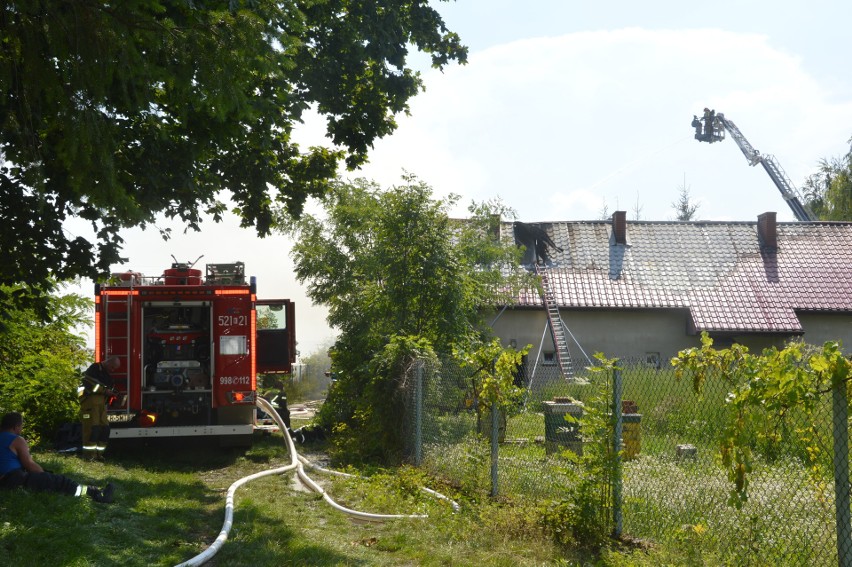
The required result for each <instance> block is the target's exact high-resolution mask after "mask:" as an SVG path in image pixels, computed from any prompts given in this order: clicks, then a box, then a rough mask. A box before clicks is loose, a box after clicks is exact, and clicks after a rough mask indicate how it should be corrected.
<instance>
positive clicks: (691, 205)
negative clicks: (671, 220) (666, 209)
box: [672, 180, 700, 221]
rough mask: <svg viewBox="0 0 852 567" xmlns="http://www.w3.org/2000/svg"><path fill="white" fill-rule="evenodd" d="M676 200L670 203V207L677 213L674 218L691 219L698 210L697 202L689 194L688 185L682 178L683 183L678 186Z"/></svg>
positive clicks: (680, 219)
mask: <svg viewBox="0 0 852 567" xmlns="http://www.w3.org/2000/svg"><path fill="white" fill-rule="evenodd" d="M678 189H679V191H680V193H679V194H678V198H677V201H674V202H673V203H672V208H673V209H674V210H675V213H677V216H676V219H677V220H679V221H691V220H694V219H695V213H697V212H698V207H699V206H700V205H699V204H698V203H695V202H694V201H693V200H692V199H691V197H690V195H689V186H688V185H687V184H686V181H685V180H684V182H683V185H681V186H680V187H679V188H678Z"/></svg>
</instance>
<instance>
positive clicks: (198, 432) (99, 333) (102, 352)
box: [95, 258, 296, 444]
mask: <svg viewBox="0 0 852 567" xmlns="http://www.w3.org/2000/svg"><path fill="white" fill-rule="evenodd" d="M199 259H200V258H199ZM196 262H197V260H196ZM206 268H207V270H206V274H205V275H204V276H202V273H201V270H200V269H195V268H194V263H193V264H189V263H181V262H177V261H175V263H174V264H172V266H171V268H169V269H167V270H165V271H164V273H163V274H162V275H160V276H157V277H146V276H143V275H142V274H140V273H137V272H124V273H121V274H114V275H113V277H112V278H111V280H110V282H109V283H107V284H98V285H96V286H95V360H96V361H100V360H103V359H104V358H106V357H108V356H117V357H118V358H119V360H120V361H121V365H120V367H119V368H118V370H117V371H115V372H113V373H112V377H113V378H114V380H115V390H116V392H115V395H114V396H113V397H112V399H111V401H110V404H109V406H108V409H107V413H108V417H109V421H110V426H111V429H112V432H111V438H113V439H121V438H139V437H198V436H217V437H219V439H220V440H222V442H223V443H227V444H248V443H250V442H251V436H252V433H253V430H254V423H255V400H256V397H257V375H258V374H259V373H289V372H290V370H291V367H292V364H293V363H294V362H295V354H296V339H295V322H296V318H295V308H294V304H293V303H292V302H291V301H290V300H288V299H275V300H259V299H257V297H256V282H255V278H254V277H253V276H252V277H251V278H250V279H249V281H248V282H247V281H246V277H245V266H244V264H243V263H242V262H235V263H231V264H207V266H206Z"/></svg>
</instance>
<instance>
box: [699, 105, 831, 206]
mask: <svg viewBox="0 0 852 567" xmlns="http://www.w3.org/2000/svg"><path fill="white" fill-rule="evenodd" d="M702 123H703V124H702ZM692 127H693V128H695V139H696V140H698V141H699V142H708V143H710V144H712V143H713V142H721V141H722V140H724V139H725V131H727V132H729V133H730V134H731V138H733V139H734V142H736V143H737V146H738V147H739V148H740V151H742V153H743V155H744V156H745V157H746V160H748V164H749V165H751V166H755V165H757V164H760V165H761V166H762V167H763V169H764V170H765V171H766V173H767V174H768V175H769V178H770V179H771V180H772V182H773V183H775V186H776V187H777V188H778V190H779V191H780V192H781V196H782V197H784V200H785V201H787V205H788V206H789V207H790V209H791V210H792V211H793V214H794V215H795V216H796V220H799V221H816V220H819V219H818V218H817V217H816V215H814V214H813V213H812V212H811V210H810V209H809V208H808V206H807V205H805V202H804V200H803V199H802V198H801V197H800V196H799V192H798V191H797V190H796V186H795V185H793V183H792V182H791V181H790V179H789V178H788V177H787V174H786V173H784V170H783V169H782V168H781V165H780V164H779V163H778V161H777V160H776V159H775V158H774V157H773V156H771V155H762V154H761V153H760V152H759V151H757V150H756V149H754V147H752V145H751V144H750V143H749V142H748V140H747V139H746V137H745V136H744V135H743V133H742V132H740V129H739V128H737V125H736V124H734V122H733V120H730V119H728V118H725V115H724V114H722V113H721V112H720V113H718V114H716V112H715V111H713V110H709V109H706V108H705V109H704V116H703V117H702V118H698V117H697V116H693V118H692Z"/></svg>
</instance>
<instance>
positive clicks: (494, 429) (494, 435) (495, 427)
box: [491, 399, 500, 497]
mask: <svg viewBox="0 0 852 567" xmlns="http://www.w3.org/2000/svg"><path fill="white" fill-rule="evenodd" d="M497 411H498V409H497V400H496V399H495V400H491V496H492V497H494V496H497V447H498V445H499V444H500V438H499V435H500V416H499V415H497Z"/></svg>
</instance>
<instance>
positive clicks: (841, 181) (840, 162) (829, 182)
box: [804, 139, 852, 221]
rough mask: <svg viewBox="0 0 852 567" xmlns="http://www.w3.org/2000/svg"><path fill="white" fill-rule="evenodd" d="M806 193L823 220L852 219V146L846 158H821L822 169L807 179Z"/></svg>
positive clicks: (808, 202)
mask: <svg viewBox="0 0 852 567" xmlns="http://www.w3.org/2000/svg"><path fill="white" fill-rule="evenodd" d="M849 141H850V143H852V139H850V140H849ZM804 193H805V200H806V202H807V204H808V206H809V207H810V209H811V210H812V211H813V212H814V214H815V215H816V216H817V218H819V219H820V220H827V221H852V149H850V150H849V152H847V153H846V155H845V156H843V157H835V158H831V159H823V160H821V161H820V164H819V172H817V173H814V174H813V175H811V176H810V177H808V179H807V180H806V181H805V186H804Z"/></svg>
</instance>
